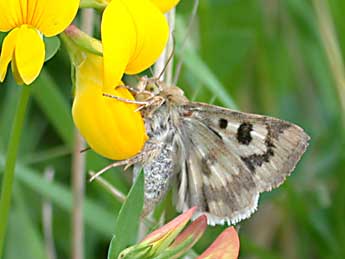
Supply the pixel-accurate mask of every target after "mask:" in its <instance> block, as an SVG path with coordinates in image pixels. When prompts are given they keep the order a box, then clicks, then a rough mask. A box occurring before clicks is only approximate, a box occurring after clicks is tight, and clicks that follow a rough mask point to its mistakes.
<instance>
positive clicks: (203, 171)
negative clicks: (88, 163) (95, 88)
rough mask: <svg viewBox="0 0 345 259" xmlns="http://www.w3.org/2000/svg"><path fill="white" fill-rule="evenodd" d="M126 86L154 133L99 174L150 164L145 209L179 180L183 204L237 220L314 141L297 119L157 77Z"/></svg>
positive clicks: (220, 219)
mask: <svg viewBox="0 0 345 259" xmlns="http://www.w3.org/2000/svg"><path fill="white" fill-rule="evenodd" d="M127 88H128V89H130V90H131V91H132V92H133V94H134V95H135V97H136V101H134V103H137V104H139V105H141V106H140V109H141V113H142V115H143V118H144V120H145V127H146V131H147V134H148V136H149V140H148V141H147V142H146V143H145V145H144V147H143V149H142V150H141V152H140V153H138V154H137V155H135V156H134V157H131V158H129V159H127V160H123V161H118V162H115V163H113V164H111V165H109V166H108V167H106V168H104V169H103V170H101V171H100V172H98V174H97V175H99V174H101V173H103V172H104V171H106V170H108V169H109V168H111V167H115V166H120V165H126V167H129V166H131V165H134V172H135V173H138V172H139V171H140V170H141V169H143V170H144V189H145V193H144V199H145V202H144V203H145V204H144V213H148V212H151V211H152V210H153V209H154V207H155V205H156V204H157V203H159V202H160V201H161V200H162V199H163V198H164V196H165V195H166V193H167V192H168V191H169V189H170V187H171V186H173V187H174V189H175V190H174V193H175V204H176V209H177V210H178V211H185V210H187V209H188V208H190V207H193V206H197V208H198V212H199V214H206V215H207V219H208V224H210V225H215V224H224V223H228V224H229V225H230V224H235V223H237V222H239V221H241V220H243V219H246V218H248V217H249V216H250V215H251V214H252V213H253V212H254V211H255V210H256V208H257V205H258V199H259V195H260V193H262V192H265V191H270V190H272V189H273V188H276V187H278V186H280V185H281V184H282V183H283V182H284V180H285V178H286V177H287V176H288V175H290V173H291V172H292V171H293V170H294V168H295V166H296V164H297V162H298V161H299V160H300V158H301V156H302V154H303V153H304V152H305V150H306V148H307V146H308V140H309V136H308V135H307V134H306V133H305V132H304V131H303V129H302V128H300V127H299V126H297V125H295V124H292V123H290V122H286V121H283V120H280V119H276V118H271V117H267V116H262V115H255V114H250V113H244V112H239V111H234V110H230V109H226V108H222V107H219V106H215V105H209V104H205V103H198V102H191V101H189V100H188V99H187V98H186V97H185V96H184V93H183V91H182V90H181V89H180V88H178V87H176V86H168V85H166V84H165V83H164V82H162V81H159V80H158V79H154V78H151V79H147V78H146V79H143V80H141V82H140V85H139V87H138V88H137V89H134V88H130V87H127ZM104 95H106V96H109V97H113V98H116V99H119V100H122V99H121V98H118V97H116V96H112V95H109V94H104ZM122 101H128V102H131V101H129V100H122ZM196 216H197V215H196Z"/></svg>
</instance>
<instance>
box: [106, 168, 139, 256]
mask: <svg viewBox="0 0 345 259" xmlns="http://www.w3.org/2000/svg"><path fill="white" fill-rule="evenodd" d="M143 205H144V173H143V171H141V172H140V173H139V175H138V176H137V179H136V181H135V183H134V184H133V186H132V188H131V190H130V191H129V193H128V196H127V199H126V201H125V202H124V203H123V205H122V207H121V209H120V212H119V216H118V217H117V220H116V223H115V232H114V237H113V238H112V240H111V242H110V247H109V251H108V259H116V258H117V257H118V255H119V253H120V252H121V251H122V250H123V249H125V248H126V247H128V246H130V245H133V244H135V242H136V241H137V236H138V228H139V222H140V215H141V212H142V209H143Z"/></svg>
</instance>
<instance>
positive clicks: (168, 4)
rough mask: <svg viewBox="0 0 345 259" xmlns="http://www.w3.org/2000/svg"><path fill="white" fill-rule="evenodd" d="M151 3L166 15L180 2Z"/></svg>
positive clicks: (163, 1) (169, 0)
mask: <svg viewBox="0 0 345 259" xmlns="http://www.w3.org/2000/svg"><path fill="white" fill-rule="evenodd" d="M151 2H153V3H154V4H155V5H156V6H157V7H158V8H159V10H161V12H163V13H166V12H167V11H169V10H170V9H172V8H173V7H174V6H175V5H177V4H178V2H180V0H151Z"/></svg>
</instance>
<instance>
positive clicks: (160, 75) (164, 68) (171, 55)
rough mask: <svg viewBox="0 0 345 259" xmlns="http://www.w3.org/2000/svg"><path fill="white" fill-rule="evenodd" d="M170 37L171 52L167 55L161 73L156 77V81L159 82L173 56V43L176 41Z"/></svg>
mask: <svg viewBox="0 0 345 259" xmlns="http://www.w3.org/2000/svg"><path fill="white" fill-rule="evenodd" d="M171 36H172V50H171V52H170V54H169V57H168V60H167V62H166V63H165V65H164V67H163V69H162V71H161V72H160V73H159V75H158V77H157V79H158V80H160V79H161V77H162V76H163V75H164V72H165V71H166V69H167V68H168V65H169V63H170V62H171V60H172V59H173V57H174V54H175V43H176V41H175V37H174V35H173V34H171Z"/></svg>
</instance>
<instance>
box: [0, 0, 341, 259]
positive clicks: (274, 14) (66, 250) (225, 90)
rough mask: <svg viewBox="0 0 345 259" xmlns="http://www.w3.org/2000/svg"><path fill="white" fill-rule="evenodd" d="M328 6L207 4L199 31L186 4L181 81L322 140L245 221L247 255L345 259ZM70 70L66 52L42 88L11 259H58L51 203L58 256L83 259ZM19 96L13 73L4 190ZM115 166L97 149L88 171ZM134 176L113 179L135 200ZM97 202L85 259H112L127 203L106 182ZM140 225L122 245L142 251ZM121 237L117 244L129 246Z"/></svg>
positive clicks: (179, 33) (20, 170) (95, 188)
mask: <svg viewBox="0 0 345 259" xmlns="http://www.w3.org/2000/svg"><path fill="white" fill-rule="evenodd" d="M316 2H317V1H315V0H305V1H301V0H281V1H261V0H246V1H244V0H232V1H229V0H201V1H200V8H199V11H198V14H197V17H196V19H195V23H194V25H193V26H192V28H191V30H190V31H189V32H186V30H187V29H188V22H189V18H190V17H189V16H190V13H191V8H192V4H193V1H186V0H181V3H180V4H179V6H178V8H177V19H176V29H175V35H176V37H175V40H176V59H175V61H174V64H175V65H176V64H177V63H178V62H179V61H180V60H181V59H183V61H184V65H183V66H182V70H181V75H180V77H179V80H178V83H177V84H178V85H179V86H180V87H181V88H182V89H183V90H185V92H186V95H187V96H188V97H189V98H191V99H193V100H196V101H203V102H210V101H212V102H214V103H215V104H217V105H222V106H227V107H231V108H233V107H236V108H238V109H240V110H242V111H247V112H255V113H261V114H266V115H271V116H275V117H279V118H282V119H286V120H289V121H292V122H295V123H297V124H299V125H300V126H302V127H303V128H304V129H305V130H306V131H307V132H308V134H309V135H311V143H310V146H309V148H308V150H307V152H306V155H305V156H304V157H303V159H302V161H301V162H300V163H299V165H298V166H297V168H296V170H295V172H294V173H293V174H292V176H290V177H289V178H288V180H287V182H286V183H285V184H284V185H283V186H281V187H280V188H279V189H277V190H275V191H273V192H271V193H267V194H264V195H262V197H261V199H260V204H259V208H258V211H257V212H256V213H255V214H254V215H253V216H252V217H251V218H250V219H249V220H246V221H244V222H243V223H240V226H241V228H240V230H239V234H240V238H241V257H243V258H246V257H249V256H255V257H256V258H296V259H299V258H301V259H302V258H317V259H318V258H320V259H323V258H325V259H326V258H345V250H344V246H343V242H344V240H345V221H344V219H345V188H344V187H343V186H342V185H343V184H344V183H345V174H344V168H345V156H344V144H345V134H344V126H343V125H344V124H343V122H342V121H343V118H344V117H345V114H344V111H343V109H342V108H341V106H340V102H339V88H338V87H337V85H336V80H335V75H334V70H333V69H330V65H329V59H328V56H327V53H326V51H325V45H324V42H323V41H322V38H321V34H320V26H319V23H318V18H317V15H316V12H315V3H316ZM325 2H328V4H329V6H330V14H331V16H330V17H331V20H332V21H333V22H334V26H335V28H334V31H335V33H336V36H337V41H336V42H337V44H338V45H339V46H340V51H341V53H340V55H339V56H340V57H344V51H345V47H344V46H345V24H344V16H345V3H344V1H342V0H330V1H325ZM324 11H325V10H324ZM186 34H187V35H188V38H187V39H188V40H187V44H186V47H185V48H184V50H183V49H181V46H182V45H183V44H182V42H183V41H184V38H185V35H186ZM1 35H3V34H0V36H1ZM52 41H54V42H52V43H51V44H52V45H50V43H49V46H48V47H49V49H51V50H49V51H47V53H50V55H47V57H48V56H49V57H50V56H53V55H54V53H55V52H56V50H58V49H59V46H58V44H59V43H57V41H56V40H55V39H52ZM69 71H70V65H69V58H68V55H67V53H66V52H65V50H64V48H60V49H59V51H58V52H57V53H56V55H54V57H53V58H52V59H50V60H49V62H46V64H45V68H44V70H43V71H42V73H41V75H40V77H39V78H38V79H37V80H36V81H35V83H34V84H33V85H32V86H31V88H32V89H31V91H32V98H31V100H30V104H29V110H28V113H27V118H26V123H25V127H24V131H23V132H24V134H23V136H22V140H21V143H22V144H21V147H20V152H19V161H18V163H17V167H16V168H17V169H16V175H15V177H16V178H15V188H14V196H13V197H14V199H13V206H12V210H11V214H10V225H9V228H8V238H7V240H6V241H7V242H6V247H5V248H6V250H5V257H4V258H5V259H12V258H24V257H25V258H27V259H36V258H47V257H46V250H45V245H46V240H45V238H44V235H43V229H44V227H45V226H44V224H42V216H41V210H42V204H43V202H44V201H49V202H50V203H51V204H52V207H53V212H54V213H53V216H52V226H53V238H54V243H55V246H56V252H57V254H58V256H59V258H71V253H72V252H71V244H70V243H71V242H70V239H71V237H70V236H71V228H70V225H71V214H72V208H73V204H72V198H73V195H72V192H71V184H70V178H71V167H72V165H71V163H72V162H71V153H72V150H73V145H74V144H73V143H74V128H73V121H72V118H71V112H70V111H71V103H72V100H73V99H72V94H71V86H72V83H71V81H70V73H69ZM340 90H341V89H340ZM342 91H344V89H343V90H342ZM18 93H19V88H18V86H16V85H15V84H14V82H13V79H12V77H11V76H10V73H9V75H8V76H7V79H6V81H5V82H4V83H3V84H2V85H1V86H0V173H1V174H0V176H1V177H0V181H1V179H2V175H3V169H4V157H5V154H6V151H7V147H8V140H9V134H10V128H11V124H12V122H13V117H14V112H15V107H16V103H17V98H18V95H19V94H18ZM90 105H92V104H90ZM114 119H116V118H114ZM109 163H110V161H107V160H106V159H103V158H101V157H99V156H98V155H97V154H95V153H93V151H88V152H87V158H86V164H87V165H86V170H87V171H89V170H94V171H97V170H99V169H101V168H103V167H104V166H105V165H107V164H109ZM47 167H51V168H53V169H54V171H55V177H54V179H53V180H52V181H48V180H47V179H46V178H45V177H44V174H43V172H44V171H45V170H46V168H47ZM129 174H130V172H126V173H122V172H121V170H111V171H109V172H107V173H106V174H104V178H105V179H106V180H107V181H108V182H110V183H111V184H112V185H113V186H114V187H116V188H117V189H118V190H120V191H121V192H123V193H125V194H127V192H128V190H129V189H130V186H131V183H130V180H129V179H131V176H130V175H129ZM85 178H87V176H86V175H85ZM137 184H139V182H137ZM138 189H139V188H138V187H137V188H135V189H134V190H138ZM134 190H133V191H134ZM85 195H86V201H85V204H84V221H85V258H86V259H96V258H97V259H98V258H106V256H107V251H108V250H107V249H108V246H109V243H110V240H111V237H112V236H113V235H114V218H115V217H117V216H118V215H119V212H120V208H121V203H120V202H118V201H117V200H115V199H114V197H113V196H111V195H109V194H108V193H107V192H106V191H105V190H104V189H103V188H102V187H101V186H99V185H97V184H96V183H94V182H93V183H89V182H87V183H86V191H85ZM124 206H126V209H127V210H128V211H130V212H128V213H126V214H125V216H128V217H125V219H126V220H130V219H131V217H132V216H134V214H135V215H138V214H137V211H138V210H139V207H140V206H138V207H136V206H134V207H133V208H127V203H126V205H124ZM162 206H163V208H165V209H166V211H168V215H167V218H171V217H172V216H174V215H175V214H174V213H175V212H174V211H173V209H172V205H171V202H170V200H169V202H166V203H164V204H163V205H162ZM124 208H125V207H123V209H124ZM160 209H161V210H163V209H162V208H160ZM160 214H161V213H159V215H160ZM163 214H164V213H163ZM136 217H137V216H136ZM117 218H118V220H120V219H121V216H118V217H117ZM138 221H139V220H137V221H129V222H131V224H127V223H123V225H122V224H121V226H123V227H126V231H122V230H121V231H120V228H116V229H115V231H120V232H121V233H118V232H117V233H115V234H116V236H120V235H121V236H123V235H126V234H127V233H128V232H130V233H128V234H129V235H128V236H127V238H128V239H126V242H124V243H123V244H122V245H121V248H123V247H124V246H125V245H128V244H130V243H131V244H132V243H133V241H134V240H133V233H135V230H136V227H137V226H136V224H137V223H138ZM152 225H155V223H154V224H152ZM129 227H131V228H132V230H130V229H129ZM223 229H224V227H220V226H218V227H213V228H212V227H209V228H208V230H207V232H206V233H205V235H204V236H203V238H202V240H201V241H200V242H199V243H198V244H197V245H196V246H195V249H194V250H195V251H194V252H193V254H198V253H200V252H202V251H204V250H205V249H206V248H207V247H208V245H209V244H210V243H212V241H213V240H214V239H215V237H216V236H217V235H218V234H219V233H220V232H221V231H222V230H223ZM23 233H25V235H24V234H23ZM114 240H115V241H113V242H112V243H113V245H116V246H117V245H119V243H117V242H116V239H114ZM121 242H122V241H121ZM119 250H120V248H118V249H116V251H119Z"/></svg>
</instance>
